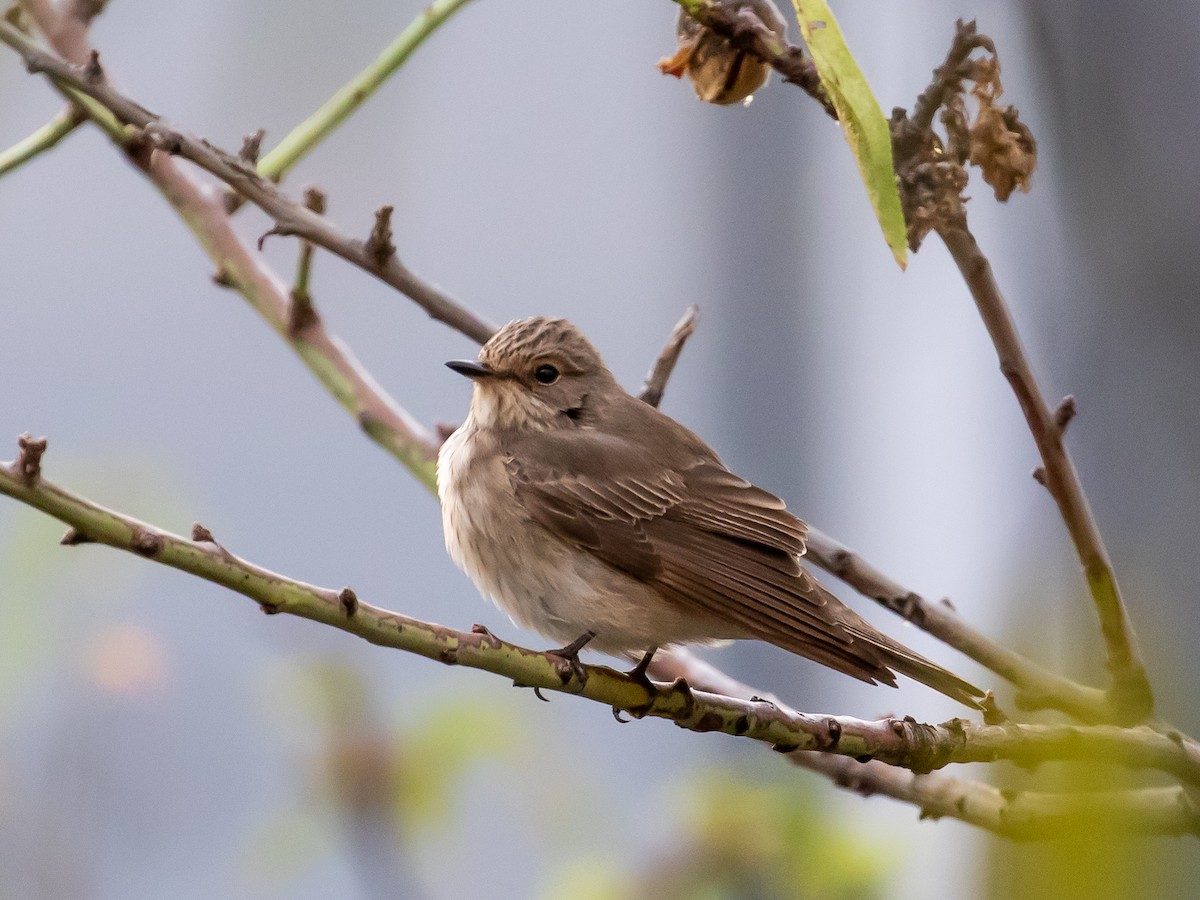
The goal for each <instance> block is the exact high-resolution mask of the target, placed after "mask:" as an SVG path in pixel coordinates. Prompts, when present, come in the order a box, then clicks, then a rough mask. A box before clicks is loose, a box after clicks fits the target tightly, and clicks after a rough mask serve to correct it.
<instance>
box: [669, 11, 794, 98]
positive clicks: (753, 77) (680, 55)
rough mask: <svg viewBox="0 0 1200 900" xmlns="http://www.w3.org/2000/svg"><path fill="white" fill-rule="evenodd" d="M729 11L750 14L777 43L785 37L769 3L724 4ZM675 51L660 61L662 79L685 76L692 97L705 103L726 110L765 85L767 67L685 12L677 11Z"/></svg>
mask: <svg viewBox="0 0 1200 900" xmlns="http://www.w3.org/2000/svg"><path fill="white" fill-rule="evenodd" d="M723 5H724V6H725V7H726V8H727V9H728V10H729V11H731V12H733V13H737V14H739V15H745V14H746V13H752V14H754V15H755V16H757V17H758V18H759V19H760V20H761V21H762V23H763V24H764V25H766V26H767V27H768V28H770V29H771V30H772V31H773V32H775V34H777V35H778V36H779V37H780V39H783V38H784V37H785V36H786V34H787V22H786V21H785V20H784V18H783V16H782V15H780V13H779V10H778V9H776V8H775V4H774V3H772V2H771V0H726V2H725V3H724V4H723ZM675 35H676V37H677V38H678V40H679V49H678V50H677V51H676V52H675V55H674V56H668V57H665V58H664V59H662V60H660V61H659V63H658V68H659V69H660V70H661V71H662V72H663V74H665V75H674V76H675V77H676V78H682V77H683V75H684V74H685V73H686V74H687V76H688V78H690V79H691V80H692V87H694V88H695V89H696V96H697V97H699V98H700V99H701V100H703V101H704V102H706V103H716V104H718V105H720V106H728V105H729V104H731V103H737V102H738V101H740V100H745V99H746V98H747V97H749V96H750V95H751V94H753V93H754V92H755V91H757V90H758V89H759V88H760V87H762V86H763V85H764V84H765V83H766V81H767V76H768V75H769V74H770V72H771V70H770V67H769V66H768V65H767V64H766V63H764V62H763V61H762V60H761V59H759V58H758V57H756V56H752V55H750V54H749V53H746V52H745V51H742V50H737V49H736V48H734V47H733V46H732V45H731V44H730V43H729V41H728V40H726V39H725V38H723V37H721V36H720V35H718V34H714V33H713V32H711V31H710V30H709V29H707V28H705V27H704V26H703V25H701V24H700V23H699V22H697V21H696V20H695V19H693V18H692V17H691V16H689V15H688V14H687V12H686V11H684V10H682V9H681V10H680V11H679V20H678V22H677V23H676V25H675Z"/></svg>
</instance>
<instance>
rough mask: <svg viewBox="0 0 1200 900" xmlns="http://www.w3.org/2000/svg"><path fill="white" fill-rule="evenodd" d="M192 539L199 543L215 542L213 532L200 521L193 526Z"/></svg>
mask: <svg viewBox="0 0 1200 900" xmlns="http://www.w3.org/2000/svg"><path fill="white" fill-rule="evenodd" d="M192 540H193V541H195V542H196V543H197V544H215V543H216V540H215V539H214V538H213V534H212V532H211V531H209V530H208V529H207V528H205V527H204V526H203V525H201V524H200V523H199V522H197V523H195V524H194V525H193V526H192Z"/></svg>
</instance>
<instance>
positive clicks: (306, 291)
mask: <svg viewBox="0 0 1200 900" xmlns="http://www.w3.org/2000/svg"><path fill="white" fill-rule="evenodd" d="M304 205H305V206H307V207H308V208H309V209H311V210H312V211H313V212H315V213H316V214H317V215H324V214H325V195H324V194H323V193H322V192H321V191H320V190H318V189H317V188H315V187H310V188H307V189H306V190H305V191H304ZM312 258H313V245H312V244H310V243H309V242H308V241H304V240H302V241H300V255H299V259H298V260H297V262H296V281H295V283H294V284H293V285H292V293H291V301H292V304H291V307H290V308H289V309H288V334H289V335H290V336H291V337H293V338H294V337H296V336H297V335H300V334H302V333H303V332H304V330H305V329H307V328H310V327H312V325H313V323H314V321H315V320H317V313H316V310H315V309H313V301H312V292H311V289H310V286H309V284H310V281H311V278H312Z"/></svg>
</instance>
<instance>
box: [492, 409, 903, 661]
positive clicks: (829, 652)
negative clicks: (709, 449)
mask: <svg viewBox="0 0 1200 900" xmlns="http://www.w3.org/2000/svg"><path fill="white" fill-rule="evenodd" d="M672 424H674V423H672ZM505 461H506V464H507V467H508V471H509V474H510V476H511V478H512V483H513V487H514V490H515V491H516V493H517V497H518V499H519V500H520V501H521V502H522V503H523V504H524V506H525V507H526V509H528V510H529V512H530V514H531V515H532V517H533V518H534V519H535V521H537V522H538V523H539V524H541V525H542V526H544V527H545V528H547V529H548V530H550V531H552V532H553V533H554V534H556V535H558V537H560V538H561V539H563V540H567V541H570V542H571V543H573V544H575V545H576V546H578V547H580V548H581V549H585V550H587V551H589V552H591V553H593V554H595V555H596V556H597V557H598V558H599V559H602V560H603V561H604V562H606V563H608V564H609V565H611V566H613V567H614V568H617V569H620V570H621V571H623V572H626V573H627V574H629V575H631V576H632V577H634V578H637V579H639V580H641V581H643V582H645V583H647V584H650V585H652V586H653V587H654V588H655V589H656V590H657V591H658V592H659V593H660V594H661V595H662V596H663V597H664V598H665V599H666V600H668V601H669V602H673V603H677V604H679V605H680V606H682V607H684V608H691V609H696V610H698V611H703V612H704V613H706V614H708V615H710V616H714V617H716V618H718V619H721V620H724V621H727V622H729V623H730V624H731V625H732V626H733V627H734V628H733V630H735V631H737V632H740V633H744V634H745V635H746V636H750V637H756V638H759V639H761V640H765V641H768V642H770V643H773V644H776V645H778V646H780V647H783V648H784V649H787V650H791V651H792V652H794V653H798V654H800V655H802V656H807V657H809V658H811V659H815V660H817V661H818V662H822V663H824V664H825V665H828V666H831V667H832V668H834V669H837V670H839V671H842V672H845V673H846V674H849V675H853V676H854V677H856V678H860V679H862V680H864V681H868V682H874V681H882V682H884V683H887V684H895V677H894V676H893V675H892V673H891V671H890V670H889V669H888V668H887V666H886V665H884V663H883V662H882V660H881V659H880V656H879V654H878V653H877V652H876V650H875V648H874V647H873V646H872V644H871V643H870V642H867V641H864V640H862V639H861V636H859V637H857V639H856V635H855V634H852V633H851V632H850V631H848V630H847V629H846V628H845V627H844V626H843V624H842V621H843V616H842V613H843V612H845V611H846V610H845V607H843V606H842V604H841V603H840V602H839V601H838V600H837V599H836V598H835V597H833V596H832V595H830V594H828V593H827V592H825V591H824V590H822V589H821V588H820V587H819V585H817V584H816V583H815V582H814V581H813V580H812V578H811V577H810V576H809V575H808V574H807V573H806V572H805V571H804V570H803V569H802V568H801V566H800V562H799V556H800V554H802V553H803V552H804V537H805V526H804V523H803V522H801V521H800V520H799V519H797V518H796V517H795V516H793V515H791V514H790V513H788V512H787V510H786V509H785V507H784V503H783V501H782V500H780V499H779V498H778V497H775V496H774V495H772V494H769V493H767V492H766V491H764V490H761V489H759V488H756V487H754V486H753V485H751V484H750V483H749V482H747V481H745V480H744V479H742V478H739V477H738V476H736V475H734V474H733V473H731V472H729V471H728V470H727V469H726V468H725V467H724V466H722V465H721V464H720V462H719V461H718V460H717V459H716V457H715V456H712V455H710V454H705V453H703V452H698V453H689V454H687V456H686V458H684V459H676V460H662V459H656V458H655V457H654V455H653V454H650V453H647V452H646V451H645V449H644V448H642V447H640V446H638V445H636V444H634V443H632V442H630V441H627V440H624V439H622V438H619V437H614V436H611V435H605V434H601V433H599V432H596V431H592V430H590V429H588V430H585V429H578V430H573V431H571V432H567V433H564V434H563V435H552V434H551V435H548V434H545V433H543V434H540V435H538V436H537V438H536V440H534V441H529V440H525V441H522V442H520V443H518V444H517V445H514V446H513V447H512V448H511V450H510V452H509V453H508V454H507V456H506V459H505ZM672 463H673V464H672ZM584 472H586V473H587V474H586V475H584V474H581V473H584ZM864 624H865V623H864Z"/></svg>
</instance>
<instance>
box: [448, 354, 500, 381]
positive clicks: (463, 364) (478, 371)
mask: <svg viewBox="0 0 1200 900" xmlns="http://www.w3.org/2000/svg"><path fill="white" fill-rule="evenodd" d="M446 368H448V369H453V370H454V371H455V372H457V373H458V374H459V375H466V376H467V377H468V378H472V379H474V378H488V377H490V376H492V375H495V374H496V373H495V372H494V371H492V370H491V369H490V368H488V367H487V366H485V365H484V364H483V363H478V362H476V361H475V360H473V359H452V360H450V362H448V363H446Z"/></svg>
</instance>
